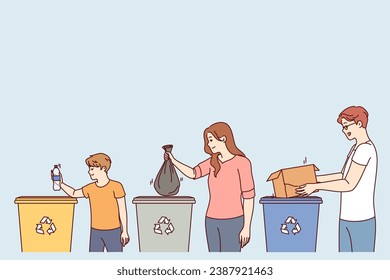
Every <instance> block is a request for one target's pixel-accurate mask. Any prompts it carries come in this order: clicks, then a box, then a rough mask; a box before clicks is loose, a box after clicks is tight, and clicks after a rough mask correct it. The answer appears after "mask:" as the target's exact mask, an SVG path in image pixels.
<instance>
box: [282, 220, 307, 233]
mask: <svg viewBox="0 0 390 280" xmlns="http://www.w3.org/2000/svg"><path fill="white" fill-rule="evenodd" d="M288 224H292V225H294V228H293V229H292V230H291V232H292V233H293V234H294V235H296V234H298V233H300V232H301V229H302V228H301V226H300V225H299V224H298V220H297V219H295V218H294V217H292V216H288V217H287V219H286V221H285V222H284V223H283V224H282V227H281V228H280V232H281V233H283V234H290V231H289V230H288V227H287V225H288Z"/></svg>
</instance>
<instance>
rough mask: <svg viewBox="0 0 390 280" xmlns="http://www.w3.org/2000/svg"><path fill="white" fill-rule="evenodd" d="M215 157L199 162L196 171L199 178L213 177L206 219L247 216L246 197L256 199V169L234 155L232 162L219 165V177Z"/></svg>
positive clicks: (210, 178) (209, 180)
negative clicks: (253, 173) (213, 163)
mask: <svg viewBox="0 0 390 280" xmlns="http://www.w3.org/2000/svg"><path fill="white" fill-rule="evenodd" d="M210 162H211V158H209V159H207V160H205V161H203V162H201V163H199V164H198V165H197V166H196V167H195V168H194V169H195V179H198V178H200V177H204V176H206V175H209V177H208V185H209V192H210V201H209V206H208V208H207V213H206V216H207V217H209V218H215V219H230V218H236V217H239V216H242V215H243V214H244V211H243V204H242V198H245V199H249V198H253V197H255V186H254V181H253V176H252V166H251V162H250V161H249V159H247V158H246V157H243V156H238V155H236V156H234V157H233V158H232V159H230V160H228V161H225V162H221V161H220V162H219V163H220V164H221V169H220V170H219V172H218V175H217V177H215V176H214V167H212V166H211V163H210Z"/></svg>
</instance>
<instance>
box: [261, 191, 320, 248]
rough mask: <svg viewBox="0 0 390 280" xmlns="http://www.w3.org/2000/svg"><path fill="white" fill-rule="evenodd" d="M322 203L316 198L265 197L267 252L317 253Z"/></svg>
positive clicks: (263, 203) (263, 200)
mask: <svg viewBox="0 0 390 280" xmlns="http://www.w3.org/2000/svg"><path fill="white" fill-rule="evenodd" d="M321 203H322V199H321V198H320V197H317V196H311V197H292V198H276V197H271V196H266V197H262V198H261V199H260V204H262V205H263V217H264V230H265V239H266V250H267V252H315V251H316V247H317V230H318V217H319V212H320V204H321Z"/></svg>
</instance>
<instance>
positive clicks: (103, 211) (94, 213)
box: [82, 180, 126, 230]
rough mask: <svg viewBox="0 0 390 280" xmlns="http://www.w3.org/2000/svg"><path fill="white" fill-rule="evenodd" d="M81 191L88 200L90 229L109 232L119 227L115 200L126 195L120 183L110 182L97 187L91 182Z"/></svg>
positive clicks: (117, 208)
mask: <svg viewBox="0 0 390 280" xmlns="http://www.w3.org/2000/svg"><path fill="white" fill-rule="evenodd" d="M82 191H83V194H84V196H85V197H86V198H89V205H90V208H91V227H92V228H94V229H99V230H110V229H116V228H118V227H120V226H121V223H120V219H119V207H118V203H117V200H116V199H117V198H121V197H124V196H125V195H126V194H125V190H124V189H123V186H122V184H121V183H119V182H117V181H113V180H110V181H109V182H108V184H107V185H105V186H103V187H98V186H97V185H96V183H95V182H93V183H90V184H88V185H86V186H84V187H83V188H82Z"/></svg>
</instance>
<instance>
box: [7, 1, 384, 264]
mask: <svg viewBox="0 0 390 280" xmlns="http://www.w3.org/2000/svg"><path fill="white" fill-rule="evenodd" d="M389 8H390V4H389V2H388V1H321V2H320V1H66V2H62V3H59V2H53V1H2V2H1V3H0V40H1V41H0V93H1V97H2V98H1V103H0V106H1V110H0V117H1V128H2V129H1V130H2V131H1V151H2V153H1V154H2V156H1V160H0V170H1V177H2V191H1V198H0V199H1V204H0V206H1V208H0V209H1V221H2V233H1V237H2V249H1V250H0V258H1V259H170V258H171V259H178V258H179V259H224V258H226V259H307V258H310V259H362V258H367V259H388V258H389V256H390V253H389V249H390V248H389V247H390V241H389V238H388V232H389V231H390V227H389V223H388V213H389V206H388V205H389V202H388V198H389V197H390V191H389V187H388V180H387V177H386V174H388V170H389V168H390V166H389V149H388V146H387V145H386V144H387V143H389V140H390V139H389V133H388V115H387V113H388V111H389V110H388V101H387V100H388V98H387V96H388V94H389V90H390V85H389V76H390V68H389V65H390V55H389V49H390V41H389V36H388V27H389V26H390V18H389V16H388V15H389ZM350 105H362V106H364V107H365V108H366V109H367V110H368V112H369V113H370V117H369V125H368V131H369V135H370V137H371V139H372V140H373V142H374V143H375V144H376V147H377V151H378V155H379V170H378V178H377V189H376V212H377V246H376V252H375V253H374V254H339V253H337V234H338V213H339V195H338V194H337V193H326V192H321V193H320V196H321V197H322V198H323V200H324V203H323V204H322V205H321V208H320V222H319V229H318V230H319V231H318V240H317V253H312V254H294V253H291V254H275V253H266V252H265V237H264V229H263V217H262V209H261V206H260V204H259V203H258V201H259V199H260V198H261V197H263V196H266V195H271V194H272V192H273V190H272V184H271V183H270V182H266V179H267V177H268V175H269V174H270V173H272V172H273V171H275V170H278V169H280V168H283V167H289V166H295V165H301V164H302V162H303V160H304V158H305V157H307V158H308V163H314V164H316V165H317V166H318V167H319V168H320V172H319V174H323V173H328V172H337V171H339V170H340V169H341V167H342V165H343V163H344V159H345V156H346V154H347V153H348V151H349V148H350V146H351V145H352V143H351V142H348V141H347V140H346V138H345V137H344V135H343V134H342V133H341V127H340V125H339V124H338V123H337V122H336V119H337V116H338V114H339V112H340V111H341V110H343V109H344V108H345V107H348V106H350ZM216 121H225V122H228V123H229V124H230V125H231V127H232V129H233V132H234V134H235V138H236V143H237V145H238V147H239V148H240V149H242V150H243V151H244V152H245V153H246V155H247V157H248V158H249V159H250V160H251V161H252V165H253V173H254V180H255V184H256V193H257V195H256V204H255V211H254V216H253V223H252V238H251V242H250V243H249V244H248V245H247V247H245V249H244V250H243V252H242V253H241V254H210V253H208V252H207V244H206V238H205V232H204V215H205V211H206V207H207V203H208V190H207V179H202V180H198V181H192V180H189V179H187V178H184V180H183V182H182V187H181V189H180V192H179V195H189V196H193V197H195V199H196V201H197V203H196V204H195V205H194V210H193V220H192V232H191V248H190V253H183V254H171V253H161V254H154V253H139V252H138V237H137V230H136V217H135V207H134V205H133V204H132V203H131V201H132V198H133V197H135V196H139V195H156V193H155V191H154V189H153V187H152V186H151V185H150V184H149V183H150V180H151V179H152V178H154V177H155V175H156V174H157V171H158V169H159V168H160V166H161V164H162V160H163V150H162V149H161V146H163V145H164V144H167V143H172V144H173V145H174V149H173V153H174V155H175V156H176V157H177V158H178V159H179V160H181V161H183V162H185V163H187V164H189V165H191V166H194V165H196V164H197V163H198V162H200V161H202V160H204V159H205V158H206V157H207V155H206V154H205V153H204V152H203V139H202V133H203V130H204V128H206V127H207V126H209V125H210V124H212V123H214V122H216ZM96 152H105V153H107V154H109V155H110V156H111V158H112V160H113V164H112V168H111V170H110V172H109V175H110V177H111V178H113V179H116V180H119V181H121V182H122V183H123V185H124V186H125V190H126V193H127V207H128V214H129V233H130V237H131V241H130V243H129V245H128V246H127V247H125V252H124V253H123V254H90V253H88V242H89V223H90V220H89V204H88V201H87V200H86V199H80V200H79V203H78V204H77V205H76V210H75V211H76V212H75V220H74V230H73V243H72V253H70V254H63V253H61V254H49V253H47V254H41V253H21V252H20V241H19V226H18V216H17V206H16V205H15V204H14V199H15V198H16V197H18V196H21V195H33V196H35V195H42V196H46V195H58V193H54V192H53V191H52V189H51V180H50V176H49V171H50V169H51V168H52V166H53V165H54V164H56V163H58V162H60V163H61V164H62V166H63V168H62V172H63V175H64V179H65V181H66V182H67V183H68V184H70V185H72V186H74V187H76V188H78V187H81V186H83V185H85V184H87V183H88V182H90V178H89V176H88V174H87V166H86V165H85V163H84V160H85V158H86V157H88V156H89V155H90V154H93V153H96Z"/></svg>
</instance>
